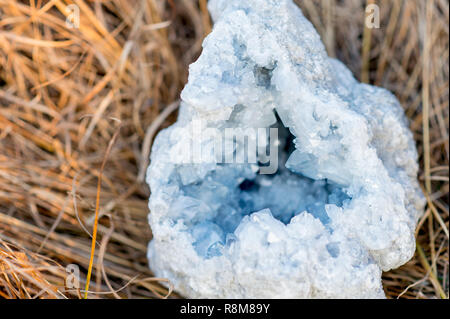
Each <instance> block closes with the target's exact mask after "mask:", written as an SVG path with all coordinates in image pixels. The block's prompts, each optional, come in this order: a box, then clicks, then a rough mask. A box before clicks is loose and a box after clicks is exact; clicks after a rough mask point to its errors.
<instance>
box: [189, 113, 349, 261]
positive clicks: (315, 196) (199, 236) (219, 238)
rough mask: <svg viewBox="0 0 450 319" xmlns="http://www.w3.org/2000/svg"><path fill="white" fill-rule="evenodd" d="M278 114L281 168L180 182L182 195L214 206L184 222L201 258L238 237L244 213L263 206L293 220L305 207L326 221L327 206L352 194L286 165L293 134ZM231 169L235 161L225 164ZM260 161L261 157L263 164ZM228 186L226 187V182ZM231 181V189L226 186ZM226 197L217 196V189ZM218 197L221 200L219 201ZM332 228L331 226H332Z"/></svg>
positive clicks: (339, 204)
mask: <svg viewBox="0 0 450 319" xmlns="http://www.w3.org/2000/svg"><path fill="white" fill-rule="evenodd" d="M276 117H277V120H278V121H277V124H276V125H274V126H273V127H276V128H277V129H278V134H279V138H278V140H277V141H273V142H275V143H277V144H278V169H277V172H276V173H275V174H270V175H260V174H256V175H255V176H253V178H243V177H235V176H234V175H232V174H217V171H213V172H211V173H209V174H207V175H206V176H205V178H204V180H203V181H201V182H198V183H195V184H189V185H185V186H183V187H182V189H181V190H182V193H183V196H188V197H190V198H193V199H195V200H198V203H199V205H200V203H201V205H206V206H208V207H211V208H212V209H210V210H209V211H208V213H205V211H204V210H201V209H199V210H197V207H198V206H191V208H193V207H195V210H196V212H197V214H198V215H199V216H198V217H197V216H191V215H189V216H190V221H194V222H193V223H191V222H190V221H189V220H188V221H185V223H188V224H189V225H190V228H189V231H190V232H191V234H192V235H193V237H194V238H195V242H194V244H193V245H194V247H195V250H196V252H197V253H198V254H199V256H200V257H202V258H211V257H215V256H220V255H222V252H223V249H224V248H225V247H226V246H227V242H228V244H229V243H231V242H232V241H233V239H234V235H233V233H234V231H235V230H236V228H237V227H238V226H239V224H240V223H241V221H242V219H243V218H244V217H245V216H248V215H250V214H252V213H254V212H258V211H261V210H263V209H270V212H271V214H272V216H273V217H274V218H276V219H277V220H279V221H281V222H283V223H284V224H289V222H290V221H291V219H292V218H293V217H294V216H296V215H298V214H300V213H302V212H307V213H309V214H311V215H312V216H314V218H317V219H318V220H320V222H321V223H322V224H323V225H324V226H326V227H327V226H328V224H329V221H330V219H329V217H328V215H327V212H326V210H325V205H328V204H333V205H336V206H337V207H342V206H343V204H344V202H345V203H348V202H349V200H350V197H349V196H348V195H347V194H346V193H345V191H344V190H343V188H342V187H341V186H339V185H337V184H335V183H332V182H328V181H327V179H322V180H314V179H311V178H308V177H306V176H304V175H302V174H300V173H296V172H293V171H291V170H290V169H289V168H287V167H286V161H287V159H288V158H289V156H290V155H291V154H292V152H293V151H294V150H295V144H294V140H295V136H294V135H292V134H291V132H290V131H289V129H288V128H286V127H285V126H284V125H283V123H282V121H281V120H280V119H279V117H278V115H276ZM223 165H224V166H227V165H228V166H229V168H230V169H231V170H232V169H233V168H234V166H235V165H236V164H223ZM261 165H262V164H261V163H260V162H259V166H261ZM224 185H225V187H224ZM226 186H228V189H225V188H226ZM218 193H221V194H222V195H223V196H222V197H221V198H220V197H219V200H218V196H217V194H218ZM216 202H220V205H217V204H216ZM328 229H329V231H331V229H330V228H329V227H328Z"/></svg>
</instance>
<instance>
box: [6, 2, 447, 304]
mask: <svg viewBox="0 0 450 319" xmlns="http://www.w3.org/2000/svg"><path fill="white" fill-rule="evenodd" d="M299 2H301V3H300V6H301V7H302V8H303V10H304V13H305V14H306V15H307V16H308V17H309V18H310V19H311V21H312V22H313V23H314V25H315V26H316V28H317V30H318V31H319V33H320V34H321V36H322V38H323V39H324V42H325V44H326V47H327V50H328V52H329V54H331V55H333V56H337V57H338V58H339V59H341V60H342V61H344V62H345V63H346V64H347V65H348V66H349V67H350V68H351V69H352V71H353V72H354V73H355V74H356V75H357V76H358V77H359V78H361V77H360V76H362V78H364V77H367V79H368V81H369V82H370V83H374V84H377V85H380V86H383V87H385V88H387V89H390V90H391V91H393V92H394V93H395V94H396V95H397V97H398V98H399V99H400V101H401V103H402V105H403V106H404V108H405V111H406V114H407V116H408V117H409V119H410V120H411V129H412V131H413V132H414V137H415V139H416V142H417V147H418V150H419V154H420V163H421V172H420V176H419V179H420V182H421V184H422V185H423V189H424V190H425V191H426V193H427V196H428V205H427V208H426V213H425V215H424V217H423V218H422V219H421V220H420V223H419V227H418V229H417V243H418V244H419V245H418V253H416V256H415V257H414V258H413V259H412V260H411V261H410V262H408V263H407V264H406V265H404V266H403V267H401V268H399V269H397V270H394V271H390V272H387V273H385V274H384V276H383V282H384V287H385V290H386V293H387V295H388V297H391V298H397V297H399V296H400V297H402V298H440V297H446V296H448V290H449V287H448V277H449V276H448V271H449V268H448V253H449V251H448V223H449V202H448V192H449V173H448V164H449V138H448V130H449V124H448V121H449V104H448V103H449V96H448V85H449V79H448V72H449V70H448V57H449V34H448V26H449V4H448V1H446V0H434V1H420V0H392V1H389V2H388V1H374V2H375V3H378V4H379V5H380V8H381V28H380V29H371V30H370V32H368V31H367V30H366V33H365V34H366V40H363V37H364V36H363V34H364V28H363V20H364V6H365V4H366V3H365V1H363V0H341V1H337V0H326V1H325V0H324V1H320V2H318V1H312V0H303V1H299ZM73 3H74V4H76V5H78V6H79V8H80V13H81V24H80V28H78V29H74V28H69V27H68V26H67V25H66V24H65V20H66V15H67V14H68V13H67V12H66V11H65V9H66V7H67V6H68V5H70V4H73ZM205 3H206V1H205V0H199V1H197V0H168V1H163V0H142V1H138V0H132V1H128V0H110V1H107V0H89V1H88V0H73V1H69V0H48V1H41V0H29V1H17V0H0V17H1V19H0V65H1V67H0V296H1V297H4V298H80V297H82V291H81V289H82V287H84V284H85V278H86V273H87V268H88V265H89V257H90V253H91V234H90V233H91V232H92V228H93V224H94V215H95V205H96V196H97V181H98V178H99V175H100V174H101V165H102V161H103V160H104V158H105V152H106V149H107V146H108V144H109V142H110V141H111V139H112V137H113V136H114V134H115V133H116V132H117V130H118V128H119V125H120V133H119V135H118V137H117V140H116V141H115V144H114V146H113V147H112V149H111V152H110V154H109V156H108V160H107V163H106V166H105V168H104V170H103V172H102V173H103V174H102V180H101V198H100V202H99V207H100V209H99V211H98V213H99V224H98V242H97V249H96V258H95V260H94V268H93V279H92V282H91V285H90V287H91V293H90V294H89V297H90V298H114V297H116V298H131V297H135V298H153V297H164V296H166V294H167V293H168V291H167V289H165V288H163V287H162V286H161V285H160V284H159V283H160V282H161V280H163V279H159V278H153V277H152V274H151V272H150V271H149V270H148V267H147V262H146V256H145V253H146V245H147V242H148V241H149V240H150V238H151V231H150V229H149V227H148V224H147V213H148V208H147V198H148V196H149V189H148V187H147V185H145V183H144V181H143V176H144V175H143V169H145V167H146V164H147V162H146V155H147V154H148V151H149V147H150V145H151V141H152V138H153V136H154V134H155V132H156V131H157V130H158V129H159V128H161V127H165V126H167V125H169V124H170V123H171V122H173V120H174V116H175V115H174V114H172V111H174V110H175V109H176V103H177V101H178V98H179V92H180V90H181V89H182V87H183V84H184V83H185V82H186V79H187V66H188V65H189V63H191V62H192V61H194V60H195V58H196V57H197V56H198V55H199V53H200V49H201V42H202V39H203V37H204V36H205V35H206V34H207V33H208V32H209V30H210V28H211V25H210V21H209V18H208V14H207V12H206V7H205ZM367 34H370V41H367ZM363 42H364V43H365V45H366V46H369V48H370V50H368V51H367V52H368V54H365V55H362V51H363V49H362V43H363ZM367 43H368V44H367ZM362 56H363V58H362ZM363 59H364V61H363ZM362 65H364V66H365V67H364V68H362V67H361V66H362ZM168 108H169V110H168ZM119 122H120V124H119ZM155 123H156V124H155ZM147 128H148V129H147ZM144 141H145V142H144ZM71 263H74V264H77V265H79V267H80V272H81V283H80V287H81V288H80V289H72V290H71V289H68V288H67V287H66V286H65V279H66V277H67V275H68V274H67V272H66V269H65V266H67V265H68V264H71ZM171 296H172V297H176V296H175V295H174V294H172V295H171Z"/></svg>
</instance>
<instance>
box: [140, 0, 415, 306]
mask: <svg viewBox="0 0 450 319" xmlns="http://www.w3.org/2000/svg"><path fill="white" fill-rule="evenodd" d="M208 6H209V10H210V12H211V14H212V17H213V20H214V21H215V25H214V29H213V31H212V33H211V34H210V35H209V36H208V37H207V38H206V39H205V41H204V43H203V52H202V54H201V56H200V57H199V59H198V60H197V61H196V62H195V63H194V64H192V65H191V66H190V69H189V81H188V84H187V85H186V87H185V88H184V90H183V92H182V94H181V98H182V103H181V107H180V114H179V117H178V120H177V122H176V123H175V124H174V125H172V126H171V127H169V128H168V129H165V130H163V131H161V132H160V133H159V135H158V136H157V138H156V140H155V142H154V145H153V149H152V155H151V165H150V167H149V169H148V172H147V181H148V183H149V185H150V188H151V197H150V202H149V207H150V211H151V212H150V214H149V222H150V225H151V228H152V231H153V239H152V241H151V242H150V244H149V249H148V259H149V264H150V268H151V269H152V270H153V272H154V273H155V274H156V275H157V276H158V277H165V278H168V279H169V280H170V281H171V283H172V284H173V286H174V287H175V289H176V290H177V291H178V292H179V293H181V294H182V295H184V296H186V297H193V298H202V297H203V298H383V297H384V293H383V289H382V284H381V272H382V271H387V270H389V269H392V268H396V267H399V266H400V265H402V264H404V263H405V262H406V261H408V260H409V259H410V258H411V256H412V255H413V252H414V249H415V241H414V229H415V226H416V223H417V220H418V217H419V216H420V214H421V213H422V210H423V205H424V200H423V195H422V194H421V191H420V188H419V186H418V183H417V180H416V178H417V170H418V165H417V153H416V149H415V145H414V141H413V139H412V134H411V132H410V131H409V130H408V126H407V122H406V120H405V117H404V114H403V110H402V108H401V106H400V105H399V103H398V101H397V99H396V98H395V97H394V96H393V95H392V94H391V93H389V92H388V91H386V90H384V89H381V88H377V87H373V86H370V85H366V84H361V83H358V82H357V81H356V80H355V79H354V78H353V76H352V74H351V72H350V71H349V70H348V69H347V68H346V67H345V66H344V65H343V64H342V63H340V62H339V61H337V60H334V59H332V58H329V57H328V56H327V54H326V51H325V48H324V46H323V44H322V42H321V40H320V37H319V35H318V34H317V33H316V31H315V30H314V27H313V26H312V25H311V23H310V22H309V21H308V20H307V19H306V18H305V17H304V16H303V15H302V13H301V11H300V9H299V8H298V7H297V6H296V5H295V4H294V3H293V2H292V0H210V1H209V4H208ZM269 128H270V129H269ZM227 130H228V133H230V132H231V134H227ZM269 130H270V134H269ZM223 132H225V134H223ZM272 133H274V134H272ZM242 136H244V137H245V139H241V137H242ZM255 146H257V147H255ZM274 154H275V155H274ZM274 162H275V163H274Z"/></svg>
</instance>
